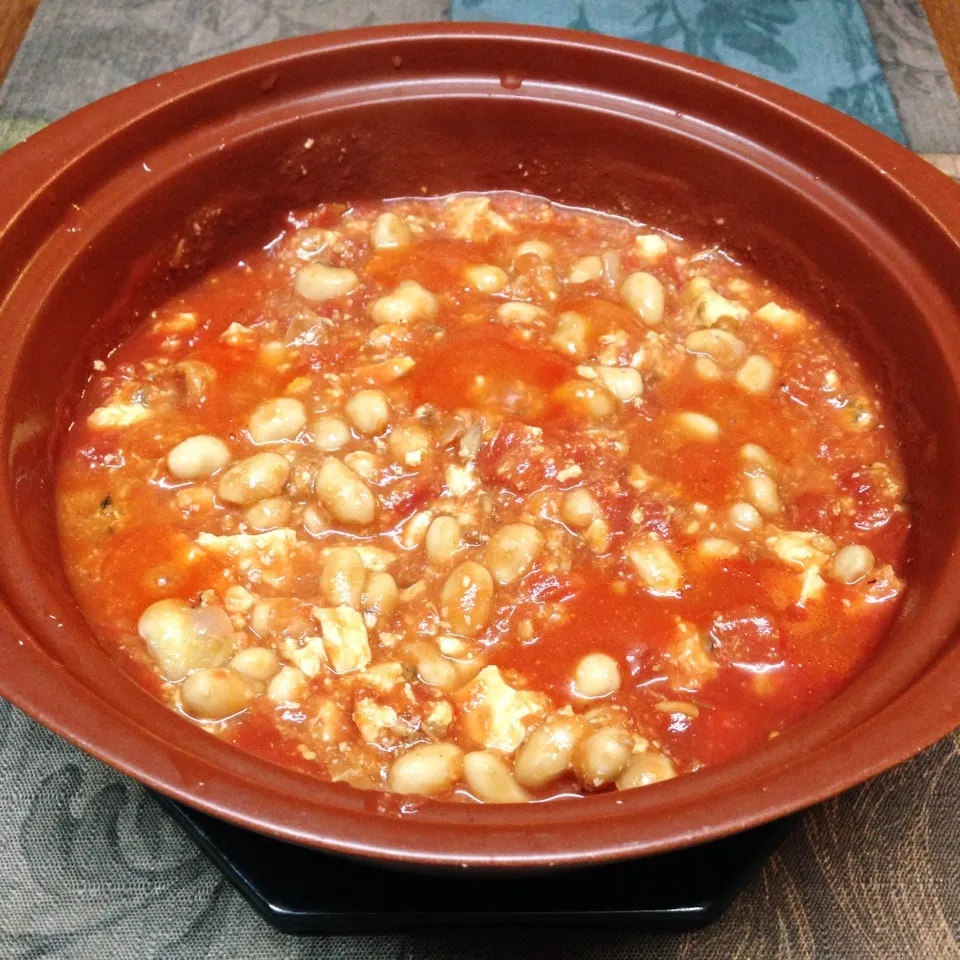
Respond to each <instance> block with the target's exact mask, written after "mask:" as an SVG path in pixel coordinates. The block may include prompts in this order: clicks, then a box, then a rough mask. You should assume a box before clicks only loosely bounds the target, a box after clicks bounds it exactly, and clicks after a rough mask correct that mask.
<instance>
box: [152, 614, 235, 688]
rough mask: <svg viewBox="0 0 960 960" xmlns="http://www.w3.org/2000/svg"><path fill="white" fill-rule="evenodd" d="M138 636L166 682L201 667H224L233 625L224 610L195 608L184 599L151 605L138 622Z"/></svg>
mask: <svg viewBox="0 0 960 960" xmlns="http://www.w3.org/2000/svg"><path fill="white" fill-rule="evenodd" d="M137 633H138V634H139V635H140V638H141V639H142V640H143V642H144V643H145V644H146V645H147V650H149V652H150V655H151V656H152V657H153V659H154V660H156V661H157V665H158V666H159V667H160V672H161V673H162V674H163V676H164V678H165V679H167V680H182V679H183V678H184V677H185V676H187V674H188V673H190V672H191V671H192V670H196V669H197V668H199V667H220V666H222V665H223V664H224V663H226V662H227V660H228V659H229V657H230V653H231V648H232V646H233V636H232V634H233V624H231V622H230V618H229V617H228V616H227V614H226V612H225V611H224V610H223V608H221V607H218V606H209V607H197V608H195V607H192V606H190V604H189V603H187V602H186V601H185V600H175V599H168V600H158V601H157V602H156V603H152V604H150V606H149V607H147V609H146V610H144V611H143V613H142V614H141V615H140V619H139V620H138V621H137Z"/></svg>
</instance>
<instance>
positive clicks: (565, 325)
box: [550, 310, 590, 357]
mask: <svg viewBox="0 0 960 960" xmlns="http://www.w3.org/2000/svg"><path fill="white" fill-rule="evenodd" d="M589 333H590V324H589V323H588V322H587V319H586V317H584V316H583V314H581V313H577V312H576V311H575V310H567V311H565V312H564V313H561V314H560V316H559V317H557V325H556V328H555V330H554V333H553V336H552V337H551V338H550V343H551V344H552V346H553V348H554V349H555V350H558V351H559V352H560V353H562V354H564V355H566V356H568V357H583V356H586V353H587V336H588V335H589Z"/></svg>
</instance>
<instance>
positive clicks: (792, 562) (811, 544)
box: [766, 530, 837, 570]
mask: <svg viewBox="0 0 960 960" xmlns="http://www.w3.org/2000/svg"><path fill="white" fill-rule="evenodd" d="M766 544H767V547H768V548H769V549H770V550H771V551H772V552H773V553H774V555H775V556H776V557H777V558H778V559H779V560H782V561H783V562H784V563H785V564H787V566H789V567H793V568H794V569H797V570H806V569H807V568H809V567H811V566H816V567H818V568H819V567H821V566H823V564H825V563H826V562H827V560H829V559H830V557H831V556H832V555H833V554H834V553H835V552H836V549H837V547H836V544H835V543H834V542H833V541H832V540H831V539H830V538H829V537H827V536H824V535H823V534H822V533H818V532H817V531H816V530H777V531H776V532H775V533H773V534H771V535H770V536H769V537H767V538H766Z"/></svg>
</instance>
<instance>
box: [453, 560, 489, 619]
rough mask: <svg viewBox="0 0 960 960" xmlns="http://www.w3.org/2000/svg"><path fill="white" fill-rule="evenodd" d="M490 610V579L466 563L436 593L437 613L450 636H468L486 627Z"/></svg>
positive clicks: (468, 562)
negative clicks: (446, 626) (447, 627)
mask: <svg viewBox="0 0 960 960" xmlns="http://www.w3.org/2000/svg"><path fill="white" fill-rule="evenodd" d="M492 609H493V577H491V576H490V573H489V571H488V570H487V568H486V567H483V566H481V565H480V564H479V563H475V562H474V561H472V560H467V561H466V562H465V563H461V564H460V566H458V567H456V568H454V570H453V572H452V573H451V574H450V576H449V577H447V579H446V582H445V583H444V585H443V590H442V591H441V594H440V612H441V615H442V616H443V618H444V620H446V621H447V623H449V624H450V627H451V629H452V630H453V632H454V633H459V634H463V635H464V636H468V637H472V636H473V635H474V634H477V633H479V632H480V631H481V630H483V628H484V627H485V626H486V625H487V622H488V621H489V619H490V614H491V612H492Z"/></svg>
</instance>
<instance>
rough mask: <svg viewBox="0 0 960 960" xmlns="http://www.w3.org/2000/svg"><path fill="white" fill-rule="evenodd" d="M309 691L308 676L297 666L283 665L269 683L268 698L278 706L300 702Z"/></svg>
mask: <svg viewBox="0 0 960 960" xmlns="http://www.w3.org/2000/svg"><path fill="white" fill-rule="evenodd" d="M306 691H307V677H306V674H304V673H303V672H302V671H300V670H298V669H297V668H296V667H281V668H280V672H279V673H278V674H277V675H276V676H275V677H274V678H273V679H272V680H271V681H270V683H269V684H268V685H267V699H268V700H269V701H270V702H271V703H274V704H276V705H277V706H285V705H290V706H292V705H294V704H298V703H300V701H301V699H302V698H303V696H304V694H305V693H306Z"/></svg>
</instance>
